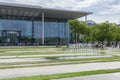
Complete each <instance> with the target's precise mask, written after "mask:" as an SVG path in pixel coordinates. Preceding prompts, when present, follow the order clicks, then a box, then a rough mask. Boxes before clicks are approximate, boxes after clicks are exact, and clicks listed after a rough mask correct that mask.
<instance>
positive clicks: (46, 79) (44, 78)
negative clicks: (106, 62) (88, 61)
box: [2, 69, 120, 80]
mask: <svg viewBox="0 0 120 80" xmlns="http://www.w3.org/2000/svg"><path fill="white" fill-rule="evenodd" d="M117 72H120V69H109V70H94V71H84V72H74V73H64V74H53V75H40V76H31V77H21V78H11V79H2V80H51V79H60V78H69V77H77V76H88V75H96V74H108V73H117Z"/></svg>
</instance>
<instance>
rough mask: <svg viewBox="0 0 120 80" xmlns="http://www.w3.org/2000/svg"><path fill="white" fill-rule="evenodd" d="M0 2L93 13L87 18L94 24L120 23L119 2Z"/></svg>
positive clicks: (71, 0) (87, 0) (43, 0)
mask: <svg viewBox="0 0 120 80" xmlns="http://www.w3.org/2000/svg"><path fill="white" fill-rule="evenodd" d="M0 2H8V3H17V4H29V5H37V6H42V7H47V8H57V9H68V10H77V11H87V12H93V14H91V15H89V16H88V20H93V21H95V22H96V23H101V22H105V21H110V22H113V23H117V24H118V23H120V0H0ZM81 20H84V18H81Z"/></svg>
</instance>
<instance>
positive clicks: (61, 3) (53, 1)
mask: <svg viewBox="0 0 120 80" xmlns="http://www.w3.org/2000/svg"><path fill="white" fill-rule="evenodd" d="M0 1H2V2H11V1H12V0H11V1H9V0H0ZM106 1H107V2H111V1H113V0H13V1H12V2H13V3H22V4H33V5H40V6H44V7H51V8H65V9H73V10H80V9H82V8H87V7H90V6H93V5H97V4H99V3H100V2H106Z"/></svg>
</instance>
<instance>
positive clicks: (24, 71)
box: [0, 62, 120, 79]
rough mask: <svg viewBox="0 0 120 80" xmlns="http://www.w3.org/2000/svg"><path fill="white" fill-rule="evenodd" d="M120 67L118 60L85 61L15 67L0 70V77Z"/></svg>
mask: <svg viewBox="0 0 120 80" xmlns="http://www.w3.org/2000/svg"><path fill="white" fill-rule="evenodd" d="M116 68H120V62H103V63H87V64H70V65H57V66H45V67H33V68H16V69H5V70H0V78H1V79H2V78H15V77H24V76H37V75H47V74H58V73H69V72H80V71H91V70H100V69H116Z"/></svg>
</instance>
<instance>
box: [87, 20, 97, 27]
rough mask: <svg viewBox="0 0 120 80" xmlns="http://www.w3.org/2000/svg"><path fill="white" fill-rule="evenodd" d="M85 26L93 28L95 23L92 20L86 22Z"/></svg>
mask: <svg viewBox="0 0 120 80" xmlns="http://www.w3.org/2000/svg"><path fill="white" fill-rule="evenodd" d="M86 23H87V25H88V26H94V25H95V22H94V21H93V20H87V22H86Z"/></svg>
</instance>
